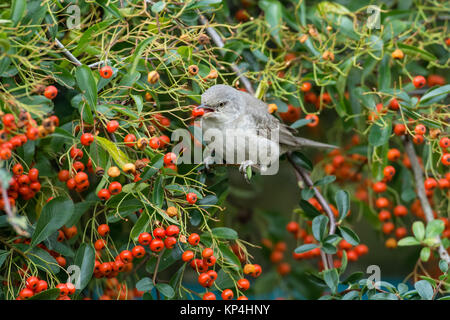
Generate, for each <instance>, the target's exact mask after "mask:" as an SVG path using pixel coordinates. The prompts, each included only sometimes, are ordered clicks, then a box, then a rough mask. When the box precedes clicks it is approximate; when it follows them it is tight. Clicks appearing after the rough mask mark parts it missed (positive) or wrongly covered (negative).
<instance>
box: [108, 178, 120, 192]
mask: <svg viewBox="0 0 450 320" xmlns="http://www.w3.org/2000/svg"><path fill="white" fill-rule="evenodd" d="M108 190H109V192H110V193H111V194H112V195H116V194H119V193H121V192H122V185H121V184H120V182H117V181H113V182H111V184H110V185H109V187H108Z"/></svg>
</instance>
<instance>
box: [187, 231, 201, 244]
mask: <svg viewBox="0 0 450 320" xmlns="http://www.w3.org/2000/svg"><path fill="white" fill-rule="evenodd" d="M188 242H189V244H190V245H191V246H196V245H198V243H199V242H200V236H199V235H198V234H197V233H192V234H191V235H190V236H189V237H188Z"/></svg>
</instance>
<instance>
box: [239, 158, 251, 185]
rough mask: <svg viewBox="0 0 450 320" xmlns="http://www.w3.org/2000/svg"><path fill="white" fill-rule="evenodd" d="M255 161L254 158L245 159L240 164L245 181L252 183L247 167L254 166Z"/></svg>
mask: <svg viewBox="0 0 450 320" xmlns="http://www.w3.org/2000/svg"><path fill="white" fill-rule="evenodd" d="M254 164H255V163H254V162H253V161H252V160H245V161H244V162H242V163H241V165H240V166H239V171H240V172H241V173H242V174H243V175H244V178H245V181H247V183H250V177H249V176H248V174H247V168H248V167H251V166H253V165H254Z"/></svg>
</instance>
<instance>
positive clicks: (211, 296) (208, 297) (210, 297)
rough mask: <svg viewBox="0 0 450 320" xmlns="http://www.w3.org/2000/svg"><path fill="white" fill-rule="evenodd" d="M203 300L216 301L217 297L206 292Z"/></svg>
mask: <svg viewBox="0 0 450 320" xmlns="http://www.w3.org/2000/svg"><path fill="white" fill-rule="evenodd" d="M203 300H216V295H215V294H214V293H212V292H206V293H205V294H204V295H203Z"/></svg>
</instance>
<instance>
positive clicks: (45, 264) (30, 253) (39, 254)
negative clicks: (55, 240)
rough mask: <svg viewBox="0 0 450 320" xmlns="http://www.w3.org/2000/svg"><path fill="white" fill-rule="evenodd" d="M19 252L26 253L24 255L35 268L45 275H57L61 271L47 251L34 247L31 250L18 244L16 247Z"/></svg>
mask: <svg viewBox="0 0 450 320" xmlns="http://www.w3.org/2000/svg"><path fill="white" fill-rule="evenodd" d="M16 246H17V247H18V248H19V249H20V250H22V251H26V252H25V255H26V256H27V257H28V258H29V259H30V260H31V261H32V262H33V263H34V264H35V265H36V267H37V268H39V269H41V270H42V271H44V272H47V273H53V274H55V273H58V272H59V271H60V270H61V269H60V267H59V265H58V262H56V260H55V258H53V257H52V256H51V255H50V254H49V253H48V252H47V251H45V250H43V249H41V248H39V247H34V248H31V249H30V247H29V246H28V245H23V244H18V245H16Z"/></svg>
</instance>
